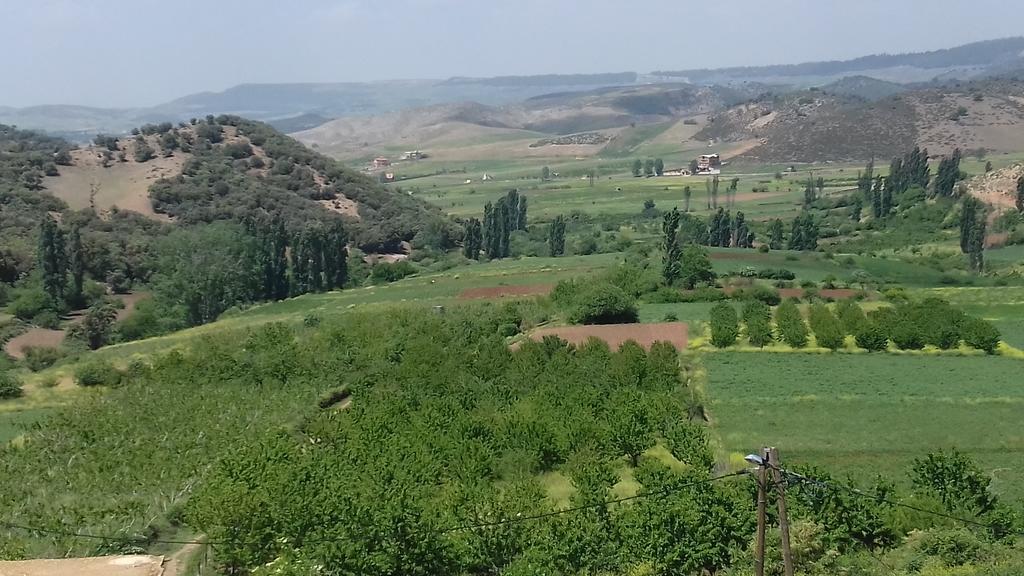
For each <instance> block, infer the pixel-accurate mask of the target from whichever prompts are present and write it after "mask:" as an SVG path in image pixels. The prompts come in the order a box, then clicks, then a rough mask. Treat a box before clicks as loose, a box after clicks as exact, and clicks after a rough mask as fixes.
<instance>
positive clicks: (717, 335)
mask: <svg viewBox="0 0 1024 576" xmlns="http://www.w3.org/2000/svg"><path fill="white" fill-rule="evenodd" d="M738 324H739V320H738V319H737V318H736V309H735V308H733V307H732V304H729V303H727V302H719V303H718V304H715V306H714V307H713V308H711V343H712V344H714V345H715V347H717V348H727V347H729V346H732V345H733V344H735V343H736V338H737V337H738V336H739V333H740V329H739V326H738Z"/></svg>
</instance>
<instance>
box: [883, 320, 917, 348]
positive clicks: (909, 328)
mask: <svg viewBox="0 0 1024 576" xmlns="http://www.w3.org/2000/svg"><path fill="white" fill-rule="evenodd" d="M889 337H890V338H892V343H893V344H895V345H896V347H897V348H899V349H900V350H920V349H922V348H924V344H925V342H924V334H922V333H921V328H920V326H918V325H917V324H914V323H913V322H907V321H902V322H899V323H897V324H896V326H895V327H893V330H892V332H891V333H890V334H889Z"/></svg>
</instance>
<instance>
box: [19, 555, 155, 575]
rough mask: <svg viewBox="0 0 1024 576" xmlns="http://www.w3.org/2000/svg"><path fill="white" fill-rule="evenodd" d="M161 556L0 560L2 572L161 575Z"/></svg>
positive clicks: (22, 573)
mask: <svg viewBox="0 0 1024 576" xmlns="http://www.w3.org/2000/svg"><path fill="white" fill-rule="evenodd" d="M162 562H163V557H161V556H142V555H137V556H103V557H99V558H67V559H62V560H21V561H17V562H0V576H71V575H74V576H162V575H163V574H165V573H166V572H165V571H164V570H163V569H162V568H161V564H162Z"/></svg>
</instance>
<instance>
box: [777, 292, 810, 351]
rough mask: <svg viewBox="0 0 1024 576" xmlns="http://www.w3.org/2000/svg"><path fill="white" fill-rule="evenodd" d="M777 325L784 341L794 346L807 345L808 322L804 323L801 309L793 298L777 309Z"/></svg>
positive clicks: (801, 346)
mask: <svg viewBox="0 0 1024 576" xmlns="http://www.w3.org/2000/svg"><path fill="white" fill-rule="evenodd" d="M775 325H776V326H777V327H778V329H779V336H780V337H781V338H782V341H783V342H785V343H786V344H789V345H790V346H792V347H794V348H803V347H804V346H806V345H807V338H808V333H807V324H805V323H804V318H803V316H801V315H800V309H799V308H797V305H796V303H795V302H793V301H792V300H786V301H784V302H783V303H782V304H780V305H779V307H778V308H776V309H775Z"/></svg>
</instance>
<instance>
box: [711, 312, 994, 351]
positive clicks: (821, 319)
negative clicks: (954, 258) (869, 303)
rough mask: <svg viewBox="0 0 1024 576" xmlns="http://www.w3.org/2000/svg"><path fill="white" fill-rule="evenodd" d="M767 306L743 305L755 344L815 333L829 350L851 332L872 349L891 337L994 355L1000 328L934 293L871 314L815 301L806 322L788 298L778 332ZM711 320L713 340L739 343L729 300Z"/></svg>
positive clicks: (903, 345) (799, 340)
mask: <svg viewBox="0 0 1024 576" xmlns="http://www.w3.org/2000/svg"><path fill="white" fill-rule="evenodd" d="M726 308H728V310H726ZM769 310H770V309H769V308H768V305H767V304H766V303H765V302H764V301H759V300H757V299H750V300H749V301H748V302H747V303H746V304H745V307H744V310H743V321H744V323H745V325H746V328H745V334H746V336H747V338H748V341H749V342H750V344H751V345H752V346H758V347H763V346H765V345H767V344H770V343H771V342H774V341H775V340H776V339H777V340H778V341H781V342H784V343H785V344H787V345H789V346H791V347H793V348H803V347H805V346H807V344H808V343H809V341H810V337H811V335H812V334H813V335H814V339H815V342H816V343H817V345H818V346H820V347H822V348H828V349H830V350H838V349H840V348H842V347H843V346H844V345H845V340H846V337H847V336H852V337H853V338H854V340H855V341H856V343H857V346H859V347H860V348H863V349H865V350H868V351H869V352H877V351H884V350H886V349H887V348H888V347H889V343H890V341H891V342H892V344H893V346H895V347H896V348H898V349H900V350H919V349H921V348H924V347H925V346H926V345H930V346H935V347H937V348H940V349H943V350H948V349H951V348H955V347H957V346H959V345H960V343H961V342H963V343H964V344H966V345H967V346H969V347H971V348H975V349H978V350H984V351H985V352H987V353H989V354H994V353H995V352H996V350H997V349H998V346H999V338H1000V334H999V331H998V330H997V329H996V328H995V327H994V326H993V325H992V324H991V323H990V322H987V321H985V320H983V319H980V318H976V317H973V316H969V315H967V314H965V313H964V312H963V311H961V310H959V309H957V308H954V307H953V306H951V305H950V304H949V303H948V302H945V301H943V300H940V299H936V298H929V299H925V300H921V301H917V302H903V303H901V304H899V305H897V306H892V307H884V308H879V309H877V310H873V311H872V312H870V313H868V314H865V313H864V311H863V310H862V309H861V307H860V305H859V304H858V303H857V302H856V301H854V300H843V301H840V302H839V303H837V304H836V305H835V309H834V310H833V309H831V308H829V307H828V306H827V305H826V304H824V303H822V302H815V303H813V304H812V305H811V306H810V308H809V310H808V314H807V320H806V321H805V320H804V317H803V315H802V314H801V312H800V309H799V307H798V306H797V303H796V301H795V300H792V299H788V300H785V301H784V302H782V303H781V304H779V306H778V307H777V308H776V310H775V330H774V331H773V330H772V327H771V321H770V312H769ZM710 324H711V342H712V344H714V345H715V346H717V347H723V348H724V347H727V346H732V345H733V344H734V343H735V342H736V340H737V337H738V336H739V334H740V331H739V326H738V319H737V316H736V312H735V309H734V308H733V307H732V305H731V304H727V303H724V302H722V303H720V304H718V305H716V306H715V308H714V309H713V310H712V312H711V316H710ZM808 325H809V326H808Z"/></svg>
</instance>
